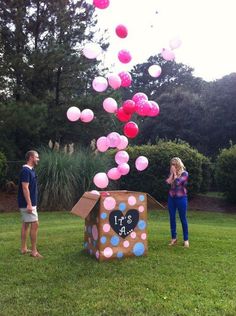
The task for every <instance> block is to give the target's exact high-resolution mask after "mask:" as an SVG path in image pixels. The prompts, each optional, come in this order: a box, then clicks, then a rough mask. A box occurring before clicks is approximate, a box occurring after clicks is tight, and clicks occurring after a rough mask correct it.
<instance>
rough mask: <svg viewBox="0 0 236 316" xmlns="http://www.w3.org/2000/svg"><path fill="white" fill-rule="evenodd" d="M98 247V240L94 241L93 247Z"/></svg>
mask: <svg viewBox="0 0 236 316" xmlns="http://www.w3.org/2000/svg"><path fill="white" fill-rule="evenodd" d="M96 246H97V242H96V240H94V241H93V247H94V248H96Z"/></svg>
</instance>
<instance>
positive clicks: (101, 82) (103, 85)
mask: <svg viewBox="0 0 236 316" xmlns="http://www.w3.org/2000/svg"><path fill="white" fill-rule="evenodd" d="M92 85H93V89H94V90H95V91H97V92H103V91H105V90H106V89H107V87H108V82H107V80H106V78H104V77H95V78H94V79H93V83H92Z"/></svg>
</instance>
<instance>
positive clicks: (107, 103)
mask: <svg viewBox="0 0 236 316" xmlns="http://www.w3.org/2000/svg"><path fill="white" fill-rule="evenodd" d="M103 108H104V110H105V111H106V112H108V113H115V112H116V111H117V102H116V100H115V99H113V98H106V99H105V100H104V101H103Z"/></svg>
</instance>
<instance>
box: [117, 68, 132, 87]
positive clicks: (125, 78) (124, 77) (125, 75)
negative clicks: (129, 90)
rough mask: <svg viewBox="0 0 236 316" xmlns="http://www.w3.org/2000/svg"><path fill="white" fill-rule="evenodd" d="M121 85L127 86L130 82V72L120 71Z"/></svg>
mask: <svg viewBox="0 0 236 316" xmlns="http://www.w3.org/2000/svg"><path fill="white" fill-rule="evenodd" d="M119 77H120V79H121V86H122V87H129V86H130V85H131V83H132V77H131V74H130V73H129V72H128V71H122V72H120V73H119Z"/></svg>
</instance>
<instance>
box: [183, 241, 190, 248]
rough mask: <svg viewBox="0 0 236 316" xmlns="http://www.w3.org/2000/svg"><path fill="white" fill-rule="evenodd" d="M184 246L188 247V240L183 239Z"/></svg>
mask: <svg viewBox="0 0 236 316" xmlns="http://www.w3.org/2000/svg"><path fill="white" fill-rule="evenodd" d="M184 248H189V241H188V240H185V241H184Z"/></svg>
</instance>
